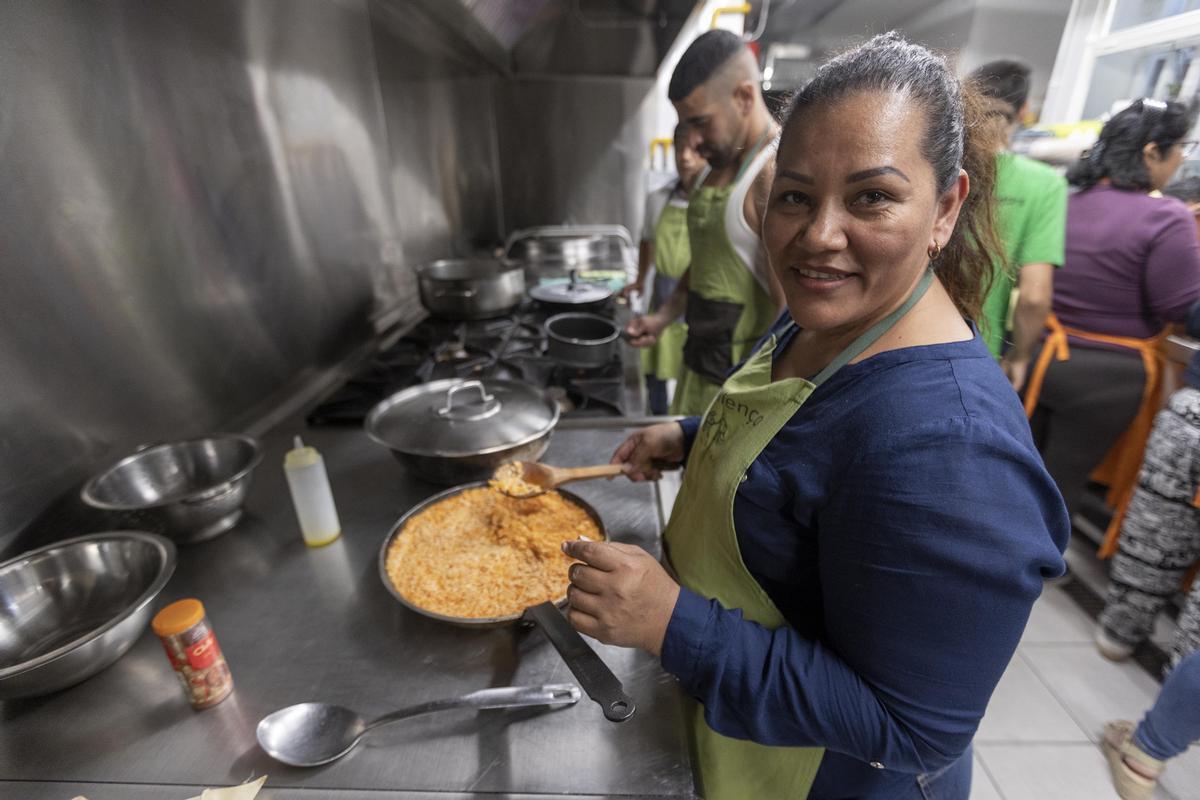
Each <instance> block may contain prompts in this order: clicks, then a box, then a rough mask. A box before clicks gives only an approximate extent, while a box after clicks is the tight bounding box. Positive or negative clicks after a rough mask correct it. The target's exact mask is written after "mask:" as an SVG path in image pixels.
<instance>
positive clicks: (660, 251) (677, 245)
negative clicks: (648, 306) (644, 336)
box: [642, 201, 692, 381]
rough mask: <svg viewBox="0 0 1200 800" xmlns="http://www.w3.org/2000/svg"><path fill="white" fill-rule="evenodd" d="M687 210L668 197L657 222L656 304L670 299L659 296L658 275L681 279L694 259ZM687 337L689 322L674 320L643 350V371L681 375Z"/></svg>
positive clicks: (662, 377)
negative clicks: (690, 243) (689, 244)
mask: <svg viewBox="0 0 1200 800" xmlns="http://www.w3.org/2000/svg"><path fill="white" fill-rule="evenodd" d="M687 213H688V212H687V207H686V206H678V205H674V204H673V203H671V202H670V201H668V202H667V204H666V205H665V206H663V210H662V214H660V215H659V216H658V222H657V223H656V224H655V226H654V271H655V273H657V275H656V279H655V286H654V295H653V297H652V298H651V299H652V301H653V302H654V303H656V304H657V303H662V302H663V301H665V300H666V299H667V298H666V297H663V296H660V295H661V294H662V292H661V290H660V286H661V285H662V282H661V281H659V280H657V278H658V277H663V278H670V279H672V280H679V279H680V278H682V277H683V273H685V272H687V269H688V265H689V264H690V263H691V261H692V258H691V250H690V248H689V247H688V227H687ZM652 310H657V308H655V309H652ZM686 339H687V325H685V324H684V323H683V322H672V323H671V324H670V325H668V326H667V327H666V328H664V329H663V332H662V333H661V334H659V336H658V341H657V342H655V343H654V344H653V345H651V346H650V347H647V348H646V349H645V350H643V351H642V374H643V375H653V376H654V377H655V378H658V379H659V380H660V381H671V380H676V379H678V378H679V374H680V372H681V371H682V370H683V343H684V340H686Z"/></svg>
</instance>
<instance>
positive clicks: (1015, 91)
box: [970, 58, 1033, 117]
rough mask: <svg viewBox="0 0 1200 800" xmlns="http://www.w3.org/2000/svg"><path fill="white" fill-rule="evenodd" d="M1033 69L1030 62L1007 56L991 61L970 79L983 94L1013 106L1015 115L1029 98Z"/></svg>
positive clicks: (976, 71) (977, 70)
mask: <svg viewBox="0 0 1200 800" xmlns="http://www.w3.org/2000/svg"><path fill="white" fill-rule="evenodd" d="M1032 71H1033V70H1031V69H1030V68H1029V65H1028V64H1025V63H1022V62H1020V61H1014V60H1012V59H1007V58H1005V59H1000V60H999V61H989V62H988V63H986V64H984V65H983V66H982V67H979V68H978V69H976V70H975V71H974V72H972V73H971V77H970V79H971V81H973V82H974V83H975V85H976V86H977V87H979V91H981V92H983V94H985V95H987V96H988V97H994V98H995V99H997V100H1003V101H1004V102H1005V103H1008V104H1009V105H1010V106H1012V110H1013V116H1014V117H1015V116H1016V115H1017V114H1018V113H1020V111H1021V108H1022V107H1023V106H1024V105H1025V101H1026V100H1027V99H1028V98H1029V74H1030V73H1031V72H1032Z"/></svg>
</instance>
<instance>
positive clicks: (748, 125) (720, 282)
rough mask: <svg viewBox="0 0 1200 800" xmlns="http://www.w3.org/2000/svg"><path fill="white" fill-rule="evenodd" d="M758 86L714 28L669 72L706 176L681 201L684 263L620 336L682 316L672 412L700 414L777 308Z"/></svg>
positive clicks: (744, 51)
mask: <svg viewBox="0 0 1200 800" xmlns="http://www.w3.org/2000/svg"><path fill="white" fill-rule="evenodd" d="M759 80H760V76H759V73H758V63H757V61H756V60H755V58H754V56H753V54H752V53H751V52H750V50H749V49H748V48H747V47H746V45H745V43H744V42H743V41H742V40H741V38H739V37H738V36H736V35H734V34H732V33H729V32H728V31H719V30H717V31H709V32H708V33H705V34H704V35H702V36H700V37H699V38H698V39H696V41H694V42H692V45H691V46H690V47H689V48H688V49H687V52H685V53H684V54H683V58H682V59H680V61H679V66H678V67H676V68H675V73H674V74H673V75H672V76H671V84H670V87H669V89H668V94H669V96H670V98H671V101H672V102H673V103H674V104H675V110H676V111H677V112H678V114H679V118H680V120H681V121H683V122H687V123H688V124H689V125H691V126H692V128H693V130H694V131H695V134H694V135H695V136H696V138H697V140H698V142H697V150H698V151H699V153H700V155H702V156H704V157H705V159H707V160H708V162H709V166H710V167H711V170H710V171H709V173H708V175H707V176H706V177H705V178H704V180H703V182H702V183H701V184H700V186H698V187H697V188H696V190H695V191H694V192H693V194H692V197H691V199H690V201H689V204H688V240H689V243H690V249H691V257H692V261H691V266H690V267H689V268H688V271H687V273H686V274H685V275H684V276H683V278H682V279H681V280H680V282H679V284H678V286H677V287H676V289H675V292H674V293H673V294H672V295H671V297H670V298H669V299H668V300H667V301H666V302H665V303H663V305H662V306H661V307H660V308H659V309H658V311H656V312H655V313H653V314H648V315H646V316H643V317H637V318H635V319H634V320H632V321H631V322H630V323H629V328H628V332H629V334H630V340H631V341H632V343H633V344H634V345H636V346H639V347H645V346H649V345H651V344H653V343H654V342H655V341H656V340H657V338H658V335H659V334H660V333H661V332H662V330H663V329H664V328H665V327H666V326H667V325H668V324H669V323H670V322H671V321H672V320H674V319H677V318H678V317H679V315H680V314H686V320H687V323H688V338H687V343H686V344H685V345H684V355H683V360H684V370H683V374H682V376H681V377H680V379H679V385H678V387H677V389H676V392H675V398H674V400H673V401H672V404H671V412H672V413H674V414H684V415H695V414H703V413H704V411H705V409H706V408H707V407H708V404H709V403H710V402H711V401H712V399H713V397H715V396H716V394H717V391H718V390H719V389H720V387H721V384H722V383H723V382H724V380H725V376H726V374H727V373H728V372H729V370H730V369H731V368H732V367H733V366H734V365H736V364H737V363H739V362H740V361H742V360H743V359H744V358H745V357H746V356H747V355H749V351H750V348H752V347H753V346H754V344H755V342H757V341H758V339H759V338H760V337H761V336H762V335H763V334H764V333H765V332H766V331H767V329H768V328H769V327H770V326H771V323H772V322H774V321H775V319H776V317H777V316H778V315H779V312H780V310H781V309H782V308H783V292H782V290H781V289H780V287H779V284H778V283H777V282H776V280H775V277H774V275H773V274H772V273H771V270H770V268H769V267H768V265H767V262H766V256H765V254H764V252H763V249H762V244H761V241H760V237H759V231H760V230H761V223H762V218H763V212H764V209H765V206H766V198H767V192H768V191H769V190H770V186H771V181H772V179H773V178H774V167H775V159H774V140H775V138H776V136H777V135H778V126H777V125H776V124H775V121H774V119H773V118H772V117H771V113H770V112H769V111H768V110H767V107H766V104H765V103H764V102H763V98H762V92H761V91H760V89H759Z"/></svg>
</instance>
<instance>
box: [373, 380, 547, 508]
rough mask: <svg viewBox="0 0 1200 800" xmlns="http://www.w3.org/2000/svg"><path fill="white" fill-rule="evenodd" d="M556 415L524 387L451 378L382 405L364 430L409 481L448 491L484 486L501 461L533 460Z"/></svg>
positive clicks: (402, 393)
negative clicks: (441, 486)
mask: <svg viewBox="0 0 1200 800" xmlns="http://www.w3.org/2000/svg"><path fill="white" fill-rule="evenodd" d="M558 413H559V412H558V406H557V405H555V403H554V402H553V401H551V400H550V399H548V398H547V397H546V396H545V395H544V394H543V393H542V392H541V391H540V390H538V389H537V388H535V387H533V386H530V385H528V384H525V383H519V382H517V381H503V380H484V381H478V380H462V379H460V378H450V379H447V380H440V381H432V382H430V383H425V384H421V385H419V386H413V387H410V388H408V389H404V390H403V391H400V392H397V393H396V394H394V395H392V396H391V397H389V398H387V399H386V400H383V401H381V402H380V403H379V404H378V405H377V406H375V408H373V409H371V413H370V414H368V415H367V419H366V422H365V424H364V427H365V428H366V431H367V435H368V436H370V437H371V438H372V439H374V440H375V441H376V442H378V443H379V444H382V445H383V446H384V447H387V448H388V449H390V450H391V451H392V454H393V455H394V456H395V457H396V459H397V460H398V461H399V462H400V463H401V464H404V465H405V467H407V468H408V469H409V470H410V471H412V473H413V474H414V475H415V476H416V477H419V478H422V479H424V480H427V481H430V482H432V483H440V484H447V485H449V484H455V483H467V482H470V481H477V480H485V479H487V478H488V477H490V476H491V475H492V473H494V472H495V471H496V467H498V466H500V465H501V464H503V463H505V462H508V461H537V460H538V459H539V458H541V456H542V453H544V452H545V451H546V447H547V446H548V445H549V444H550V434H551V432H552V431H553V430H554V426H555V424H556V423H557V422H558Z"/></svg>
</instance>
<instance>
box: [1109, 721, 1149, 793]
mask: <svg viewBox="0 0 1200 800" xmlns="http://www.w3.org/2000/svg"><path fill="white" fill-rule="evenodd" d="M1133 728H1134V724H1133V723H1132V722H1130V721H1128V720H1124V719H1119V720H1114V721H1112V722H1110V723H1108V724H1107V725H1105V726H1104V736H1103V737H1101V739H1100V746H1101V747H1102V748H1103V749H1104V755H1105V756H1106V757H1107V758H1108V767H1109V771H1110V772H1111V773H1112V780H1113V788H1115V789H1116V790H1117V794H1118V795H1119V796H1120V797H1121V800H1150V798H1151V797H1153V795H1154V787H1156V786H1158V776H1159V775H1161V774H1162V771H1163V767H1164V766H1165V765H1164V763H1163V762H1162V761H1160V760H1159V759H1157V758H1154V757H1153V756H1150V755H1147V754H1146V753H1145V752H1143V751H1142V749H1141V748H1140V747H1138V746H1137V745H1136V744H1134V743H1133V739H1132V737H1133Z"/></svg>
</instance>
